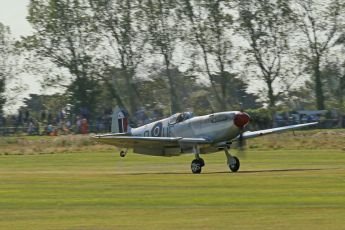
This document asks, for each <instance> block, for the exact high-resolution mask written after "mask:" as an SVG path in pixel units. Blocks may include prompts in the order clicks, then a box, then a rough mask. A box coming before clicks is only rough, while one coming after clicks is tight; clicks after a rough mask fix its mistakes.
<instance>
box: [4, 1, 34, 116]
mask: <svg viewBox="0 0 345 230" xmlns="http://www.w3.org/2000/svg"><path fill="white" fill-rule="evenodd" d="M29 2H30V0H0V22H2V23H3V24H4V25H6V26H9V27H10V30H11V34H12V36H13V37H14V38H15V39H19V38H20V37H21V36H26V35H30V34H31V32H32V28H31V26H30V24H29V23H28V22H27V20H26V17H27V14H28V13H27V6H28V4H29ZM20 78H21V81H22V82H23V83H24V84H25V85H26V86H27V90H26V91H25V92H23V93H22V94H21V95H18V99H19V100H16V101H17V102H16V103H15V104H14V105H11V106H10V107H6V108H5V113H14V112H15V111H16V109H17V108H18V107H19V106H20V105H21V99H23V98H25V97H27V96H28V95H29V94H30V93H39V92H40V90H41V87H40V83H39V82H38V81H35V80H34V77H32V76H30V75H28V74H22V75H20ZM12 84H16V83H12ZM12 86H13V85H11V86H10V87H12Z"/></svg>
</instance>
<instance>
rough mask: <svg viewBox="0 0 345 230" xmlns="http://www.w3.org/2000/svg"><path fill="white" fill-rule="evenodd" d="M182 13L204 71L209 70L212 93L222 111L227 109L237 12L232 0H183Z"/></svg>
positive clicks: (201, 68) (190, 40)
mask: <svg viewBox="0 0 345 230" xmlns="http://www.w3.org/2000/svg"><path fill="white" fill-rule="evenodd" d="M181 3H182V4H181V5H182V14H183V15H185V16H186V20H187V22H188V24H187V25H190V27H187V29H188V30H189V33H187V34H189V35H190V36H189V38H188V39H189V42H190V43H191V44H192V45H193V46H194V47H195V48H196V49H197V50H199V51H200V53H199V54H198V56H201V59H202V65H200V66H199V68H200V70H201V72H206V74H207V76H208V80H209V82H210V85H211V88H212V93H213V94H214V96H215V99H216V102H217V104H218V106H219V109H220V110H221V111H224V110H227V109H228V107H229V103H228V101H227V99H228V97H229V94H230V93H229V92H230V81H229V80H230V79H229V74H228V72H229V71H231V69H232V64H233V61H232V60H233V59H234V55H233V54H232V48H233V46H232V42H231V37H230V36H229V35H232V25H233V16H232V15H231V14H230V13H229V12H231V11H230V10H231V6H229V5H230V4H229V3H228V1H213V0H203V1H194V0H182V1H181Z"/></svg>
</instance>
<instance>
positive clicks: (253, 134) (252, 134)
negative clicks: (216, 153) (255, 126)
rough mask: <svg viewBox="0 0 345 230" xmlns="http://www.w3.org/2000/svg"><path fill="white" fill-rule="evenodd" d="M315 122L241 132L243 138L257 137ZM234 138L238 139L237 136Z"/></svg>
mask: <svg viewBox="0 0 345 230" xmlns="http://www.w3.org/2000/svg"><path fill="white" fill-rule="evenodd" d="M317 124H318V122H312V123H306V124H299V125H289V126H284V127H279V128H273V129H264V130H258V131H253V132H251V131H248V132H244V133H243V138H244V139H248V138H254V137H259V136H263V135H267V134H271V133H277V132H283V131H286V130H293V129H300V128H303V127H308V126H313V125H317ZM236 139H238V137H237V138H236Z"/></svg>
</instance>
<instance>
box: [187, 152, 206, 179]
mask: <svg viewBox="0 0 345 230" xmlns="http://www.w3.org/2000/svg"><path fill="white" fill-rule="evenodd" d="M193 152H194V154H195V159H194V160H193V161H192V164H191V166H190V167H191V169H192V172H193V173H194V174H199V173H201V169H202V167H204V166H205V161H204V160H203V159H202V158H201V157H200V156H199V154H200V150H199V148H198V146H194V147H193Z"/></svg>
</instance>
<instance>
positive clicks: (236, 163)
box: [224, 147, 240, 172]
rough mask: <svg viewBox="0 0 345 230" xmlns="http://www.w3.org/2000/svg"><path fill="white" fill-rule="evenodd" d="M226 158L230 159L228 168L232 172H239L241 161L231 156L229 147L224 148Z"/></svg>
mask: <svg viewBox="0 0 345 230" xmlns="http://www.w3.org/2000/svg"><path fill="white" fill-rule="evenodd" d="M224 151H225V155H226V158H227V159H228V166H229V169H230V170H231V172H237V171H238V170H239V169H240V160H239V159H238V158H237V157H234V156H232V155H231V154H230V152H229V150H228V148H227V147H225V148H224Z"/></svg>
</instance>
